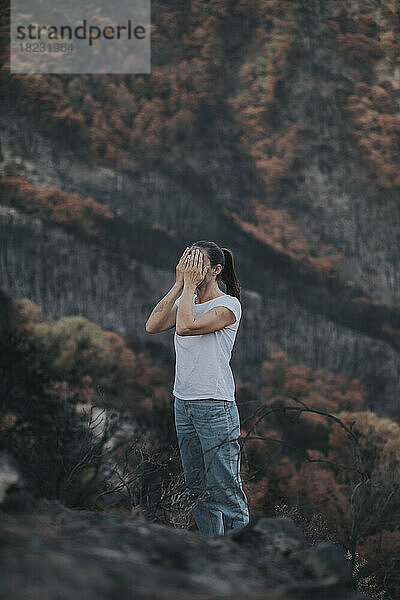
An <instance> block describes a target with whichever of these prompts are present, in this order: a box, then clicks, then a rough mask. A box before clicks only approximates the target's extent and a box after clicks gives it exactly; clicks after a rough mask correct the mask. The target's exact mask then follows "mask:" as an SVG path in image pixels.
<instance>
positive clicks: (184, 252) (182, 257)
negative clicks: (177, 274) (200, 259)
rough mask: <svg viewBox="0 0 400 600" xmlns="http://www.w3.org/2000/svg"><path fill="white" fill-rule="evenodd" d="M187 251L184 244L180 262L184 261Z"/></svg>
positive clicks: (187, 247) (187, 248)
mask: <svg viewBox="0 0 400 600" xmlns="http://www.w3.org/2000/svg"><path fill="white" fill-rule="evenodd" d="M188 252H189V246H186V248H185V249H184V251H183V252H182V256H181V259H180V261H182V262H184V261H185V258H186V256H187V253H188Z"/></svg>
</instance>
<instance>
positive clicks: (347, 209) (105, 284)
mask: <svg viewBox="0 0 400 600" xmlns="http://www.w3.org/2000/svg"><path fill="white" fill-rule="evenodd" d="M7 17H8V10H7V8H6V7H5V8H3V9H2V27H1V35H2V40H3V45H2V46H3V68H2V71H1V79H0V95H1V101H2V110H1V114H0V142H1V146H0V174H1V178H0V240H1V245H0V275H1V288H2V297H1V304H2V307H1V310H2V314H3V325H2V327H3V328H4V331H7V332H8V333H7V334H6V333H4V335H3V337H2V340H3V341H2V344H3V348H2V361H3V383H2V386H3V395H2V406H1V411H0V423H1V428H2V431H3V433H5V436H3V440H6V442H4V441H3V447H4V449H6V450H10V449H12V452H13V454H14V455H15V456H16V458H17V459H19V461H20V466H21V465H22V466H21V469H22V470H23V469H24V466H23V465H24V464H25V465H26V463H25V461H24V458H26V459H27V460H28V461H29V458H31V459H32V456H33V455H32V454H30V455H29V454H28V455H26V453H27V452H28V450H27V447H28V446H27V445H26V440H28V439H29V440H31V442H32V446H29V447H31V451H32V448H33V447H35V448H36V453H37V462H35V460H36V459H35V460H33V459H32V460H33V463H32V464H34V465H36V466H35V468H31V469H28V470H27V471H26V472H25V477H26V478H27V480H29V481H30V486H31V489H34V490H35V493H36V494H37V495H38V496H45V497H49V498H59V499H61V500H62V501H63V502H64V503H66V505H69V506H72V507H82V506H88V507H93V506H96V509H100V510H111V509H113V510H120V511H122V512H123V511H126V510H131V509H132V508H135V510H137V511H138V514H139V515H140V518H143V519H145V520H146V519H150V520H156V521H160V522H163V523H166V524H168V525H170V526H174V527H182V526H187V527H191V528H194V525H193V522H192V521H191V519H190V516H187V515H188V513H185V517H183V516H182V515H183V513H184V511H183V508H182V505H181V504H180V496H179V495H178V494H177V491H176V490H177V489H178V488H174V489H172V487H170V488H168V489H169V496H168V501H166V502H167V503H166V504H162V502H161V496H160V492H159V490H160V488H161V487H162V486H165V485H170V486H171V485H172V484H171V481H174V482H175V483H176V485H178V483H179V484H181V483H182V482H181V480H180V479H179V478H181V472H180V463H179V457H178V456H177V455H176V447H175V433H174V424H173V415H172V383H173V369H174V353H173V330H170V331H167V332H164V333H162V334H158V335H150V334H148V333H146V331H145V322H146V320H147V318H148V316H149V314H150V312H151V310H152V308H153V307H154V305H155V304H156V303H157V302H158V301H159V300H160V298H161V297H162V296H163V295H164V294H165V293H166V292H167V291H168V290H169V288H170V286H171V285H172V284H173V282H174V277H175V266H176V263H177V261H178V259H179V257H180V255H181V253H182V251H183V249H184V247H185V246H186V245H190V244H191V243H193V242H194V241H196V240H199V239H210V240H213V241H216V242H217V243H218V244H220V245H222V246H226V247H228V248H231V249H232V251H233V253H234V257H235V264H236V271H237V275H238V278H239V281H240V283H241V288H242V295H241V301H242V306H243V317H242V321H241V325H240V328H239V332H238V335H237V340H236V344H235V348H234V351H233V357H232V361H231V365H232V369H233V372H234V376H235V382H236V398H237V403H238V406H239V410H240V414H241V420H242V440H241V441H242V445H243V479H244V483H245V487H246V491H247V492H248V497H249V500H250V509H251V511H252V514H262V515H274V514H290V515H291V516H292V517H293V518H296V519H297V521H298V522H299V523H301V524H302V526H303V527H304V528H305V530H307V531H308V533H310V531H311V530H312V531H313V534H312V535H316V536H317V537H318V536H319V537H320V538H321V539H322V538H324V536H325V537H328V538H329V537H330V538H332V539H335V540H338V541H340V543H342V545H343V547H345V548H347V549H348V550H349V552H350V553H352V555H353V557H355V556H357V557H358V559H359V561H361V562H362V561H366V565H367V566H366V567H365V573H364V576H365V577H367V575H370V574H371V573H373V574H374V576H375V577H376V578H377V581H378V582H379V584H381V585H383V582H384V584H385V586H386V588H387V590H390V593H391V594H392V595H391V596H389V595H388V596H386V597H387V598H390V597H392V598H395V597H396V593H400V591H399V590H400V588H399V586H400V580H399V578H398V561H399V554H400V552H399V551H400V500H399V497H400V494H399V472H400V402H399V398H400V377H399V375H400V252H399V243H400V202H399V198H400V25H399V24H400V8H399V5H398V3H397V2H395V1H391V0H384V1H378V0H370V1H368V2H365V1H363V2H360V1H359V0H352V1H351V2H347V3H342V2H337V1H336V0H325V1H324V2H320V1H317V0H307V2H303V1H300V0H258V1H257V0H237V1H236V2H231V1H229V0H218V1H215V2H212V3H210V2H206V1H205V0H204V1H203V0H198V1H197V2H180V1H175V0H172V1H170V2H168V4H166V3H163V2H157V1H155V0H154V1H153V2H152V73H151V75H91V74H83V75H16V74H11V73H10V72H9V69H8V66H7V65H8V60H9V57H8V53H7V52H8V51H7V43H6V40H7V36H8V21H7ZM49 406H51V410H50V409H49V410H47V408H48V407H49ZM46 407H47V408H46ZM90 408H91V409H92V410H97V411H99V410H100V409H104V410H105V414H106V415H108V414H113V415H118V418H119V419H121V418H122V417H121V415H123V422H119V425H118V427H117V428H116V430H115V431H114V433H113V435H114V438H112V439H114V442H115V436H119V438H118V439H122V440H123V443H125V444H127V443H128V442H130V443H132V440H133V439H134V440H135V443H136V444H137V445H136V446H135V448H134V455H133V457H131V458H130V459H129V460H130V461H131V463H129V464H130V469H131V472H132V469H133V471H134V472H135V473H136V474H137V478H136V479H135V483H134V484H133V483H132V484H131V483H129V485H128V484H127V485H125V486H122V488H123V489H122V491H123V492H124V493H125V494H122V491H121V490H119V492H120V493H119V494H117V493H116V492H115V486H116V483H115V480H114V479H113V477H115V473H114V474H112V473H111V470H110V469H111V467H110V465H111V464H112V462H113V460H114V462H115V458H116V456H123V455H124V451H125V450H126V446H124V445H123V443H121V444H122V445H120V446H119V445H118V444H115V443H114V445H112V444H111V445H109V446H108V450H109V451H110V452H111V450H112V451H113V452H114V455H113V457H111V458H110V462H109V464H108V468H109V470H108V471H107V469H106V470H105V471H104V470H102V468H103V466H104V465H99V464H97V463H96V461H95V460H94V458H93V457H89V458H86V459H85V460H86V463H85V462H84V469H83V471H82V472H81V471H79V469H78V472H79V473H80V477H81V476H82V478H83V479H82V478H81V479H80V478H79V477H78V479H77V480H76V479H74V478H73V477H72V478H71V477H69V478H66V475H65V473H67V472H68V473H70V472H73V474H74V477H75V475H76V473H77V470H76V469H75V470H74V464H75V463H74V462H73V461H74V460H75V461H76V464H77V463H79V460H80V458H79V456H78V455H76V454H74V453H72V454H71V453H68V460H69V467H68V468H69V469H70V470H69V471H68V468H67V469H66V470H65V469H64V471H63V470H62V469H59V466H60V464H61V463H60V460H61V461H62V459H65V456H64V454H63V452H64V450H62V448H64V449H65V448H71V446H69V445H68V443H69V444H71V443H72V442H71V440H76V439H79V440H81V442H82V444H83V446H84V444H88V440H87V438H84V437H82V436H83V433H82V432H81V430H80V429H79V427H78V425H77V424H76V423H75V418H78V417H77V416H75V415H82V414H84V415H87V414H88V411H90ZM300 408H302V409H303V410H301V411H300V410H299V409H300ZM261 411H265V413H262V412H261ZM262 414H264V417H263V418H261V419H260V415H261V416H262ZM49 415H50V416H49ZM335 418H336V420H335ZM344 425H345V427H344ZM104 427H105V426H104V422H103V430H102V431H104ZM346 428H348V429H346ZM90 430H91V431H93V428H90ZM50 431H52V432H53V433H52V434H51V435H49V432H50ZM354 431H355V432H356V433H355V434H354V433H353V432H354ZM24 436H25V437H24ZM76 436H78V437H76ZM79 436H81V437H79ZM110 436H111V434H110ZM124 436H125V437H124ZM132 436H133V437H132ZM352 436H353V437H352ZM56 439H58V440H64V441H63V443H62V444H61V445H60V444H58V445H57V448H58V451H57V452H58V454H57V452H55V451H54V452H53V450H54V448H53V446H52V444H55V443H56V442H55V440H56ZM22 440H24V442H23V443H22ZM68 440H69V442H68ZM83 440H85V441H83ZM91 443H92V442H91ZM103 443H105V442H104V440H103ZM47 444H50V446H48V445H47ZM82 444H81V445H80V446H79V445H78V446H79V447H81V448H82V447H83V446H82ZM89 445H90V444H89ZM73 447H75V446H73ZM139 447H140V448H141V451H139V450H138V448H139ZM49 448H53V450H51V451H49ZM60 448H61V449H60ZM65 452H66V450H65ZM118 452H119V453H120V454H119V455H118ZM43 453H44V454H45V455H46V456H47V457H48V460H49V461H50V462H49V464H48V465H47V466H46V469H48V470H47V471H43V470H42V467H43V464H42V461H41V458H42V457H43V455H44V454H43ZM85 456H86V455H85ZM60 457H61V458H60ZM50 459H51V460H50ZM57 461H58V462H57ZM57 465H58V466H57ZM343 465H345V467H346V468H343ZM355 465H356V466H357V469H356V471H354V470H352V469H353V468H355ZM36 467H37V468H36ZM35 469H36V470H35ZM57 469H59V470H57ZM90 469H91V470H90ZM56 473H58V475H57V476H56ZM82 473H84V475H82ZM88 473H89V475H88ZM105 473H107V477H109V479H108V480H107V478H106V475H105ZM106 481H108V483H105V482H106ZM110 482H111V483H110ZM138 482H140V483H138ZM168 482H169V483H168ZM83 484H84V486H83ZM82 486H83V487H82ZM85 486H86V487H85ZM99 486H100V487H99ZM101 486H103V487H101ZM113 486H114V487H113ZM132 486H133V487H132ZM135 486H136V487H135ZM133 488H134V489H133ZM163 489H165V488H164V487H163ZM113 490H114V491H113ZM121 494H122V495H121ZM94 498H96V502H95V501H94ZM163 498H164V499H165V497H164V496H163ZM178 499H179V501H178ZM160 503H161V504H160ZM161 505H162V506H161ZM160 506H161V508H160ZM310 523H311V525H310ZM310 528H311V529H310ZM310 535H311V533H310ZM396 557H397V558H396ZM362 564H364V563H362ZM396 573H397V575H396ZM396 590H397V592H396ZM387 593H389V592H387ZM382 597H383V596H382ZM397 597H398V596H397Z"/></svg>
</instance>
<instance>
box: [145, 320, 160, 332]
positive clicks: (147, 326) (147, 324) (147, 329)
mask: <svg viewBox="0 0 400 600" xmlns="http://www.w3.org/2000/svg"><path fill="white" fill-rule="evenodd" d="M145 329H146V331H147V333H157V331H155V330H154V329H153V328H152V327H151V325H149V323H148V322H147V323H146V325H145Z"/></svg>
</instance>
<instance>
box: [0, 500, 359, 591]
mask: <svg viewBox="0 0 400 600" xmlns="http://www.w3.org/2000/svg"><path fill="white" fill-rule="evenodd" d="M0 537H1V539H2V540H3V542H2V545H3V560H2V563H1V565H0V581H1V589H2V593H3V596H4V597H5V598H7V597H9V598H13V600H25V599H26V598H27V597H29V598H30V599H32V600H36V599H39V598H46V600H53V599H54V600H56V599H57V600H59V598H63V600H76V599H77V598H82V599H83V598H84V600H101V599H107V598H111V597H112V596H115V597H117V598H118V600H125V599H126V600H128V599H129V600H131V599H132V598H134V599H135V600H150V599H151V600H153V599H156V600H164V599H165V600H167V599H168V600H169V599H171V600H172V599H174V600H192V599H197V598H198V599H200V598H201V599H202V600H223V599H225V598H229V599H230V600H299V599H303V598H304V599H305V598H307V600H308V599H315V600H317V599H318V600H322V598H323V599H324V600H333V599H334V600H358V599H361V596H359V595H357V593H355V592H353V590H352V589H351V586H350V582H349V578H348V570H346V568H345V565H346V559H345V557H344V554H343V553H341V551H340V549H339V548H338V547H334V545H333V544H318V545H317V546H315V547H311V546H310V545H309V544H308V542H307V541H306V539H305V537H304V536H303V534H302V533H301V531H300V530H299V529H298V528H297V527H296V525H295V524H294V522H293V521H292V520H291V519H288V518H277V519H274V518H262V517H255V518H252V519H251V520H250V523H249V524H248V525H247V526H246V527H242V528H241V529H237V530H234V531H232V532H229V533H228V534H226V535H225V536H215V537H203V536H201V535H199V534H198V533H197V532H193V531H189V530H185V529H173V528H170V527H167V526H164V525H160V524H156V523H145V522H143V521H139V520H136V519H134V518H132V517H131V516H128V515H127V516H124V515H120V514H114V513H109V512H108V513H107V512H91V511H86V510H71V509H68V508H66V507H65V506H63V505H61V504H60V503H57V502H50V501H46V500H44V499H42V500H40V501H39V503H38V504H37V506H36V509H35V510H34V511H31V512H29V513H28V512H26V513H24V514H18V515H15V514H11V513H7V512H4V511H0Z"/></svg>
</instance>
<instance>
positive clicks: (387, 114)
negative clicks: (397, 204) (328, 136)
mask: <svg viewBox="0 0 400 600" xmlns="http://www.w3.org/2000/svg"><path fill="white" fill-rule="evenodd" d="M380 13H381V14H380V17H379V20H378V22H377V21H376V20H375V17H374V15H372V14H371V15H370V14H364V15H361V16H360V17H359V19H358V22H357V24H355V26H358V27H359V28H360V30H361V31H362V32H365V33H362V32H360V33H342V32H341V29H340V25H339V24H338V23H336V22H334V21H330V25H331V28H332V31H333V32H334V34H335V37H336V42H337V46H338V49H339V50H340V51H341V52H343V55H344V57H345V59H346V60H347V61H348V62H349V64H351V66H352V67H353V68H355V69H356V70H357V71H358V78H357V79H358V81H357V82H356V84H355V86H354V93H353V94H352V95H350V96H349V97H348V104H347V108H348V111H349V113H350V115H351V116H352V118H353V123H354V130H353V135H354V138H355V140H356V143H357V145H358V148H359V149H360V152H361V155H362V157H363V159H364V161H365V162H366V164H367V166H368V167H369V168H368V173H369V175H370V177H371V178H372V180H373V181H374V182H375V183H377V184H378V185H380V186H381V187H382V188H395V187H400V169H399V166H398V165H399V162H400V150H399V147H400V119H399V117H398V111H399V108H398V100H397V90H396V89H394V87H393V85H392V83H391V81H390V80H389V79H381V80H380V81H378V82H377V83H374V84H371V83H370V76H368V78H369V81H368V83H365V82H364V81H363V80H362V77H363V71H362V70H363V68H364V67H365V68H366V69H368V71H370V69H371V66H372V65H374V61H377V60H380V59H383V58H384V59H385V65H386V66H385V69H386V72H387V73H388V74H391V75H392V76H394V75H393V73H394V70H395V68H396V65H397V61H398V55H399V51H400V42H399V39H398V38H397V39H396V34H395V32H394V29H393V23H394V21H395V20H396V18H395V16H396V15H395V13H393V11H392V10H391V9H390V7H385V8H382V9H381V10H380ZM399 16H400V15H399V14H397V18H399ZM375 32H378V36H377V37H378V39H375V37H372V36H373V35H374V33H375ZM368 33H371V35H367V34H368Z"/></svg>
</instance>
